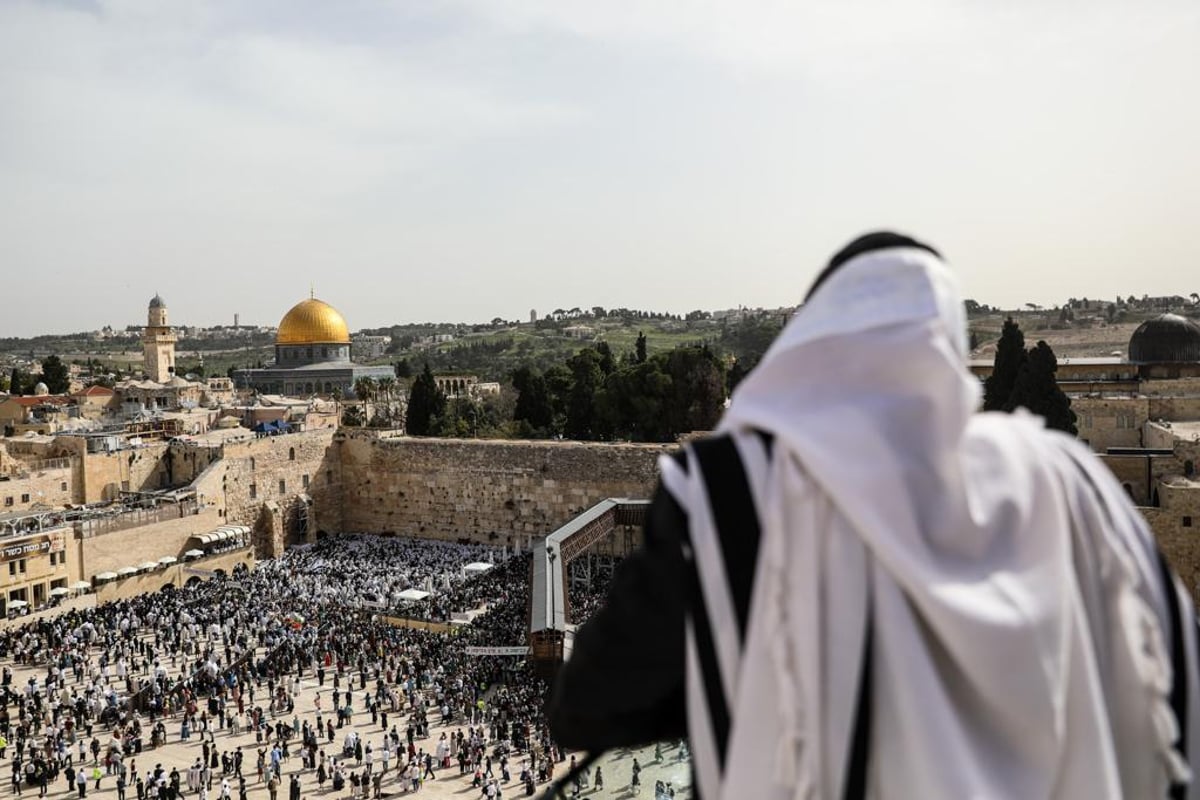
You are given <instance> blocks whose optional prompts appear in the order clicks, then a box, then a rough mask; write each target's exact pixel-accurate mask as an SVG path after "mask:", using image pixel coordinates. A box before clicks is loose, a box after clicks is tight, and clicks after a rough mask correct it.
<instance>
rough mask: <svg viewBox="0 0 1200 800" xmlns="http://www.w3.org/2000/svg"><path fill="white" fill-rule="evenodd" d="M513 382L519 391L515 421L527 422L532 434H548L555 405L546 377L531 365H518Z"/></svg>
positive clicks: (514, 411)
mask: <svg viewBox="0 0 1200 800" xmlns="http://www.w3.org/2000/svg"><path fill="white" fill-rule="evenodd" d="M512 384H513V388H515V389H516V390H517V392H518V395H517V406H516V408H515V409H514V410H513V421H514V422H518V423H522V422H523V423H525V424H526V425H527V426H528V430H527V432H528V433H529V434H530V435H531V436H547V435H548V434H549V432H550V427H551V425H552V424H553V422H554V406H553V405H552V404H551V402H550V392H549V390H548V389H547V387H546V379H545V378H544V377H543V376H541V375H539V374H538V373H536V372H534V371H533V370H531V369H530V368H529V367H518V368H517V369H516V370H514V371H513V374H512Z"/></svg>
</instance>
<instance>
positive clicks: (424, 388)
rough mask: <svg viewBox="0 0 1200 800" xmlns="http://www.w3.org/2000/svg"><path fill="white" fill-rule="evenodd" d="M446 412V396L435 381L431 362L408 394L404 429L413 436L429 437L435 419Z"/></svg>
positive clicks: (426, 365)
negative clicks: (430, 366) (430, 365)
mask: <svg viewBox="0 0 1200 800" xmlns="http://www.w3.org/2000/svg"><path fill="white" fill-rule="evenodd" d="M445 411H446V395H444V394H442V390H441V389H439V388H438V385H437V381H435V380H434V379H433V370H431V369H430V368H429V362H428V361H427V362H425V369H423V370H422V371H421V374H420V375H418V376H417V379H416V380H415V381H413V385H412V389H410V390H409V393H408V412H407V414H406V415H405V418H404V427H405V429H406V430H407V431H408V433H409V435H411V436H429V435H431V434H432V433H433V429H434V418H435V417H440V416H441V415H442V414H444V413H445Z"/></svg>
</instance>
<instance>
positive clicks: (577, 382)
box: [564, 347, 604, 440]
mask: <svg viewBox="0 0 1200 800" xmlns="http://www.w3.org/2000/svg"><path fill="white" fill-rule="evenodd" d="M600 363H601V356H600V354H599V353H597V352H596V350H595V348H592V347H585V348H583V349H582V350H580V351H579V352H578V353H577V354H576V355H574V356H572V357H571V359H570V360H569V361H568V362H567V367H568V368H569V369H570V370H571V392H570V394H569V395H568V398H567V420H566V426H565V428H564V433H566V435H567V436H569V437H571V438H572V439H585V440H586V439H593V438H595V435H596V432H597V425H596V423H597V420H596V408H595V405H596V392H597V391H598V390H599V389H600V386H601V385H602V384H603V383H604V372H603V370H601V369H600Z"/></svg>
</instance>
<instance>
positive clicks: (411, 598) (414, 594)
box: [396, 589, 429, 603]
mask: <svg viewBox="0 0 1200 800" xmlns="http://www.w3.org/2000/svg"><path fill="white" fill-rule="evenodd" d="M396 597H398V598H399V599H400V600H402V601H403V602H406V603H415V602H416V601H418V600H424V599H425V598H426V597H429V592H422V591H421V590H420V589H405V590H404V591H403V592H400V594H398V595H396Z"/></svg>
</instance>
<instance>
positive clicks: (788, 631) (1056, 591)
mask: <svg viewBox="0 0 1200 800" xmlns="http://www.w3.org/2000/svg"><path fill="white" fill-rule="evenodd" d="M965 335H966V328H965V317H964V313H963V307H962V303H961V300H960V295H959V292H958V289H957V285H956V281H955V278H954V276H953V275H952V273H951V272H950V270H949V269H948V268H947V267H946V266H945V265H944V264H943V263H942V262H941V261H940V260H939V259H938V258H937V257H935V256H933V255H932V254H930V253H927V252H925V251H922V250H919V249H916V248H893V249H887V250H881V251H877V252H872V253H867V254H864V255H862V256H858V257H856V258H854V259H853V260H851V261H850V262H848V263H847V264H845V265H844V266H842V267H841V269H839V270H838V271H837V272H836V273H834V275H833V276H831V277H830V278H829V280H828V281H827V282H826V283H825V284H824V285H823V286H822V287H821V288H820V289H819V290H818V291H817V292H816V293H815V294H814V296H813V297H812V298H811V299H810V301H809V302H807V303H806V304H805V305H804V307H803V308H802V309H801V311H800V312H799V313H798V314H797V315H796V317H795V318H794V319H793V320H792V321H791V322H790V324H789V325H788V326H787V327H786V328H785V330H784V331H783V332H782V334H781V335H780V337H779V339H778V340H777V341H776V342H775V344H774V345H773V346H772V347H771V349H770V350H769V352H768V353H767V355H766V356H765V358H764V359H763V361H762V363H761V364H760V365H759V366H758V367H757V368H756V369H755V370H754V372H753V373H751V374H750V375H749V376H748V377H747V378H746V379H745V380H744V381H743V383H742V384H741V385H740V386H739V388H738V390H737V392H736V393H735V394H734V397H733V401H732V403H731V405H730V408H729V410H728V412H727V413H726V415H725V417H724V419H723V421H722V424H721V429H722V431H724V432H727V433H730V434H731V435H732V436H733V439H734V441H735V443H736V445H737V447H738V450H739V453H740V454H741V455H742V458H743V462H744V466H745V467H746V470H747V479H748V481H749V482H750V485H751V489H752V493H753V497H754V500H755V504H756V506H757V508H758V512H759V521H760V525H761V531H762V533H761V545H760V550H759V558H758V567H757V572H756V575H757V577H756V579H755V583H754V589H753V594H752V598H751V607H750V617H749V619H750V621H749V625H748V630H747V633H746V640H745V646H744V648H743V647H742V646H741V644H740V643H739V641H738V638H737V635H736V631H735V630H734V625H735V622H734V617H733V611H732V608H731V606H730V605H729V595H728V590H727V588H723V586H722V581H721V576H719V575H717V574H715V573H716V572H717V570H716V569H715V568H714V567H713V566H712V564H713V563H714V562H713V558H712V556H713V554H714V553H715V552H716V551H715V550H714V548H715V547H716V544H715V532H714V529H713V522H712V514H711V510H710V508H709V505H708V502H707V498H706V494H705V488H704V481H703V478H702V476H701V475H700V474H699V472H700V470H699V469H689V470H687V471H685V470H683V469H681V468H680V467H679V465H678V464H677V463H675V462H674V461H672V460H670V459H666V458H664V459H663V462H662V469H663V481H664V484H665V486H666V487H667V489H668V490H669V491H670V492H671V493H672V494H673V495H674V496H675V497H676V499H677V500H679V502H680V503H681V505H682V507H683V508H684V509H685V511H686V513H687V515H688V525H689V535H690V537H691V541H692V547H693V548H694V551H695V554H694V559H695V563H696V565H697V569H698V572H699V575H700V583H701V585H702V588H703V594H704V597H705V605H706V609H707V612H708V618H709V620H710V627H711V629H712V634H713V639H714V642H715V650H716V654H717V663H718V664H719V667H720V673H721V686H722V688H723V689H724V694H725V696H726V698H727V702H728V706H729V712H730V717H731V719H732V727H731V731H730V735H729V740H728V755H727V759H726V763H725V769H724V770H723V771H722V770H720V768H719V766H718V759H717V758H716V752H715V748H714V745H713V731H712V729H711V725H710V718H709V716H708V714H707V713H706V712H707V711H708V709H707V703H706V699H705V695H704V692H703V689H702V687H701V686H700V680H699V678H698V673H699V669H698V661H697V650H696V637H695V635H694V634H695V631H694V630H693V629H691V628H689V632H688V637H687V653H686V657H687V662H686V663H687V675H688V679H687V682H688V722H689V727H690V731H689V733H690V739H691V741H692V747H693V756H694V760H695V765H696V771H697V780H698V784H699V789H700V795H701V796H702V797H703V798H705V800H719V799H720V798H744V797H748V796H751V794H753V796H755V797H756V798H764V799H765V800H770V799H771V798H828V799H829V800H838V798H841V797H842V792H843V788H844V787H843V781H844V778H845V774H844V773H845V770H846V764H847V761H848V749H849V745H850V741H849V740H850V737H851V730H852V727H853V724H854V711H855V700H856V697H857V691H858V678H859V669H860V667H861V661H862V653H863V639H864V637H863V633H864V630H865V620H866V611H867V603H868V602H869V603H870V605H871V613H872V627H873V632H874V633H873V662H874V663H873V681H872V684H873V685H872V686H871V687H870V690H871V692H872V699H873V704H872V734H871V740H870V749H869V774H868V785H867V795H868V797H874V798H883V797H904V798H922V800H963V798H1021V800H1038V799H1039V798H1088V800H1101V799H1103V798H1121V797H1125V798H1136V799H1137V800H1141V799H1142V798H1161V797H1166V796H1167V791H1168V787H1169V785H1170V783H1171V782H1172V780H1175V781H1186V780H1187V779H1188V778H1189V777H1190V774H1189V771H1188V769H1187V766H1186V764H1185V763H1184V762H1183V760H1182V759H1181V758H1180V754H1178V753H1177V752H1176V751H1175V749H1174V743H1175V742H1176V741H1177V739H1178V732H1179V731H1178V725H1177V724H1176V721H1175V718H1174V715H1173V713H1172V711H1171V707H1170V705H1169V699H1168V695H1169V692H1170V686H1171V652H1170V633H1171V628H1170V626H1169V624H1168V616H1167V615H1168V611H1167V606H1166V605H1165V596H1164V587H1163V586H1162V582H1161V580H1160V579H1159V572H1158V565H1157V561H1156V553H1155V550H1154V546H1153V544H1152V540H1151V538H1150V535H1149V533H1148V531H1147V529H1146V526H1145V524H1144V522H1143V521H1142V519H1141V517H1140V515H1139V514H1138V513H1137V512H1136V511H1135V510H1134V509H1133V508H1131V507H1130V505H1129V503H1128V502H1127V500H1126V499H1125V497H1124V493H1123V491H1122V490H1121V489H1120V487H1119V486H1117V484H1116V482H1115V480H1114V479H1113V478H1112V476H1111V475H1109V474H1108V472H1107V470H1106V469H1104V468H1103V466H1101V465H1099V464H1098V462H1097V461H1096V460H1095V459H1094V458H1093V457H1092V456H1091V455H1090V454H1088V452H1087V451H1086V448H1083V447H1082V446H1081V445H1079V444H1078V443H1075V442H1073V441H1072V440H1071V439H1070V438H1069V437H1067V436H1063V435H1060V434H1057V433H1051V432H1047V431H1045V430H1044V429H1043V426H1042V421H1041V419H1040V418H1037V417H1034V416H1032V415H1029V414H1026V413H1018V414H1014V415H1002V414H978V413H976V408H977V405H978V402H979V399H980V397H979V395H980V387H979V382H978V381H977V380H976V379H975V378H973V377H972V376H971V375H970V374H969V373H968V372H967V371H966V369H965V363H964V362H965V354H966V345H965ZM751 430H760V431H767V432H769V433H771V434H773V435H774V444H773V450H772V454H771V457H770V458H767V457H766V455H765V452H764V451H763V450H762V446H761V443H760V442H759V441H758V439H757V437H756V436H754V435H752V434H750V433H749V431H751ZM693 463H694V460H693ZM1170 590H1174V591H1176V592H1177V594H1178V596H1179V602H1180V605H1181V609H1182V613H1183V615H1184V616H1183V618H1184V619H1185V620H1186V623H1187V624H1186V625H1185V644H1186V648H1187V663H1188V664H1189V665H1193V666H1194V665H1195V664H1196V641H1195V625H1194V624H1193V616H1192V609H1191V603H1190V601H1189V600H1188V598H1187V596H1186V594H1185V593H1183V592H1182V591H1180V590H1179V589H1178V587H1170ZM1188 672H1189V675H1188V676H1187V680H1188V698H1189V701H1190V702H1189V708H1188V712H1187V716H1188V719H1187V720H1181V721H1180V722H1186V723H1187V724H1188V729H1189V730H1190V731H1192V732H1193V733H1192V734H1191V736H1190V737H1189V741H1188V745H1189V747H1188V749H1189V751H1190V752H1189V753H1187V754H1186V755H1187V756H1188V761H1189V762H1190V763H1191V764H1197V763H1200V761H1198V760H1197V756H1198V755H1200V749H1198V748H1197V745H1198V744H1200V742H1197V739H1198V738H1200V736H1198V735H1197V734H1196V733H1195V732H1196V731H1200V728H1197V727H1195V725H1196V723H1197V722H1200V715H1197V711H1196V709H1197V707H1198V705H1197V703H1196V698H1197V696H1198V695H1197V693H1198V687H1197V686H1196V677H1195V670H1194V669H1190V670H1189V671H1188ZM764 776H767V779H768V782H769V783H770V784H771V785H770V786H767V787H764V786H763V781H764ZM748 792H749V794H748ZM1187 796H1188V797H1191V798H1200V792H1197V789H1196V786H1195V784H1194V783H1193V784H1192V785H1191V786H1189V787H1188V793H1187Z"/></svg>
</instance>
